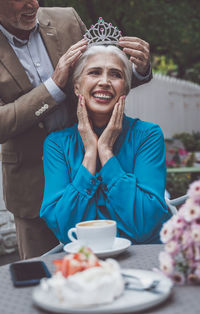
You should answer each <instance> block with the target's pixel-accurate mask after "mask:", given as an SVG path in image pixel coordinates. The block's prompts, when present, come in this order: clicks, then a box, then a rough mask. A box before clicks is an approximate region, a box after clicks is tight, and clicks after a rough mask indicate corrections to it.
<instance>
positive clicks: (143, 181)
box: [101, 125, 170, 243]
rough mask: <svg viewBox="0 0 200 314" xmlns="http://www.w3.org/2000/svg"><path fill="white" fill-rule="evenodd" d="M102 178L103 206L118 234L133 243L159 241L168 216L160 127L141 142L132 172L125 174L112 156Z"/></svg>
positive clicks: (162, 140)
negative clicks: (126, 237)
mask: <svg viewBox="0 0 200 314" xmlns="http://www.w3.org/2000/svg"><path fill="white" fill-rule="evenodd" d="M126 162H132V163H134V161H129V160H127V161H126ZM101 176H102V182H103V190H104V193H105V194H106V196H107V204H106V207H107V209H108V211H109V213H110V215H111V218H112V219H114V220H116V221H117V223H118V229H119V231H120V232H121V234H122V235H124V236H128V238H130V239H131V240H132V242H133V243H157V242H159V231H160V229H161V226H162V224H163V222H164V221H166V220H167V219H168V218H169V217H170V215H169V212H168V208H167V206H166V204H165V201H164V190H165V180H166V163H165V147H164V138H163V134H162V131H161V129H160V127H159V126H157V125H154V126H153V127H152V128H151V130H150V131H148V133H147V134H146V135H145V137H144V139H143V141H142V143H140V145H139V148H138V150H137V153H136V159H135V165H134V171H133V173H127V172H125V171H124V170H123V168H122V166H121V165H120V163H119V161H118V159H117V156H116V157H115V156H114V157H112V158H111V159H110V160H109V161H108V162H107V163H106V164H105V165H104V167H103V168H102V169H101Z"/></svg>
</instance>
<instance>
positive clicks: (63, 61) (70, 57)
mask: <svg viewBox="0 0 200 314" xmlns="http://www.w3.org/2000/svg"><path fill="white" fill-rule="evenodd" d="M86 47H87V40H85V39H82V40H80V41H78V42H77V43H76V44H75V45H73V46H71V47H70V48H69V49H68V50H67V52H66V53H65V54H64V55H63V56H62V57H61V58H60V59H59V61H58V64H57V66H56V68H55V71H54V73H53V74H52V79H53V81H54V82H55V83H56V85H57V86H58V87H59V88H60V89H64V87H65V85H66V84H67V81H68V77H69V71H70V68H72V67H73V65H74V64H75V62H76V61H77V60H78V59H79V58H80V56H81V55H82V53H83V51H85V49H86Z"/></svg>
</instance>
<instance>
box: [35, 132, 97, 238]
mask: <svg viewBox="0 0 200 314" xmlns="http://www.w3.org/2000/svg"><path fill="white" fill-rule="evenodd" d="M52 134H53V133H52ZM52 134H51V135H52ZM51 135H50V136H48V137H47V139H46V140H45V143H44V154H43V164H44V175H45V189H44V196H43V202H42V207H41V211H40V216H41V217H42V218H43V219H44V220H45V221H46V223H47V225H48V226H49V228H50V229H51V230H52V231H53V232H54V233H55V235H56V237H57V238H58V239H59V240H60V241H61V242H63V243H66V242H69V240H68V236H67V232H68V229H69V228H71V227H74V226H75V224H76V223H77V222H79V221H82V220H93V219H95V218H96V206H95V204H94V202H93V200H92V198H93V196H94V194H95V192H96V190H97V188H98V186H99V184H100V181H99V180H98V179H96V178H95V177H94V176H92V175H91V174H90V172H89V171H88V170H87V169H86V168H85V167H84V166H83V165H82V164H81V165H80V168H79V169H78V171H77V173H76V175H75V177H74V178H72V179H71V178H70V166H69V165H68V163H67V161H66V159H65V156H64V152H63V148H62V147H61V146H60V145H59V144H58V143H57V142H56V141H54V139H53V136H51Z"/></svg>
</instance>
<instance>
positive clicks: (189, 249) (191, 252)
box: [184, 245, 194, 261]
mask: <svg viewBox="0 0 200 314" xmlns="http://www.w3.org/2000/svg"><path fill="white" fill-rule="evenodd" d="M184 255H185V258H186V259H187V260H191V261H193V258H194V250H193V247H192V246H191V245H190V246H188V247H187V248H186V249H185V250H184Z"/></svg>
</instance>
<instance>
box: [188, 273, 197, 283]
mask: <svg viewBox="0 0 200 314" xmlns="http://www.w3.org/2000/svg"><path fill="white" fill-rule="evenodd" d="M187 281H188V282H189V283H192V284H195V283H198V282H199V278H198V276H197V275H196V274H193V273H190V274H189V275H188V277H187Z"/></svg>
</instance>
